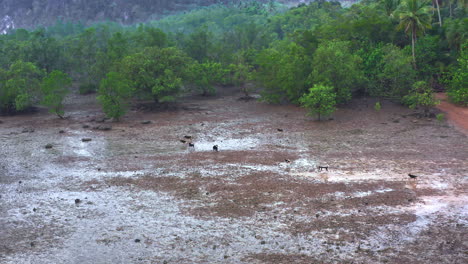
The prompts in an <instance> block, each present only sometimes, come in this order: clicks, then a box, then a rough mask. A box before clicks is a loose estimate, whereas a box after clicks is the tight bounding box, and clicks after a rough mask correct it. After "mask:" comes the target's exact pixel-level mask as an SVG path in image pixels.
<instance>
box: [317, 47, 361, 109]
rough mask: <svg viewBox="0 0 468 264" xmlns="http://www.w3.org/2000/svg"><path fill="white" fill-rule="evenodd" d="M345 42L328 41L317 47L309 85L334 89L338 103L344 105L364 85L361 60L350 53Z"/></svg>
mask: <svg viewBox="0 0 468 264" xmlns="http://www.w3.org/2000/svg"><path fill="white" fill-rule="evenodd" d="M349 46H350V43H349V42H346V41H329V42H325V43H322V44H320V45H319V47H318V48H317V50H316V51H315V53H314V57H313V59H312V66H313V70H312V73H311V74H310V76H309V82H310V83H311V84H320V83H324V84H326V85H328V86H330V87H334V89H335V93H336V100H337V102H338V103H346V102H347V101H348V100H350V99H351V94H352V92H354V91H356V90H358V89H360V88H361V86H362V85H363V84H364V80H365V79H364V72H363V71H362V69H361V66H360V65H361V62H362V59H361V58H360V57H359V56H358V55H355V54H353V53H352V52H351V49H350V47H349Z"/></svg>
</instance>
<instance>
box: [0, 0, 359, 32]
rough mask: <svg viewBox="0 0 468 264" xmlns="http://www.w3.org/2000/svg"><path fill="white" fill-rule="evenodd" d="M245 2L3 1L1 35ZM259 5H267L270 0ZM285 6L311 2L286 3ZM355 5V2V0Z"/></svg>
mask: <svg viewBox="0 0 468 264" xmlns="http://www.w3.org/2000/svg"><path fill="white" fill-rule="evenodd" d="M242 2H245V1H242V0H131V1H124V0H100V1H95V0H3V1H0V32H2V31H3V30H5V29H6V28H9V27H11V26H15V27H16V28H29V29H32V28H34V27H37V26H38V25H42V26H49V25H51V24H53V23H54V22H55V21H56V20H57V19H61V20H65V21H74V22H82V23H84V24H86V25H88V24H90V23H93V22H99V21H104V20H108V21H113V22H119V23H124V24H131V23H136V22H144V21H148V20H149V19H156V18H160V17H162V16H165V15H168V14H173V13H177V12H183V11H187V10H191V9H195V8H199V7H203V6H209V5H213V4H221V5H224V4H228V3H236V4H239V3H242ZM257 2H261V3H267V2H271V1H269V0H260V1H257ZM279 2H282V3H285V4H297V3H305V2H310V0H307V1H305V0H302V1H301V0H282V1H279ZM353 2H354V0H353Z"/></svg>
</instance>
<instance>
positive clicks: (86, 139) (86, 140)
mask: <svg viewBox="0 0 468 264" xmlns="http://www.w3.org/2000/svg"><path fill="white" fill-rule="evenodd" d="M91 140H92V139H91V138H82V139H81V141H83V142H89V141H91Z"/></svg>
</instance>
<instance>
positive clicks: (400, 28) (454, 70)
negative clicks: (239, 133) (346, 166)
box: [0, 0, 468, 119]
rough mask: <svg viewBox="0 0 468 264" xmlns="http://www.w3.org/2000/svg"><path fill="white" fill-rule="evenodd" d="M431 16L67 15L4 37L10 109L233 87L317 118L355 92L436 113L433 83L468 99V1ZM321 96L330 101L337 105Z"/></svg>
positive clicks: (110, 103)
mask: <svg viewBox="0 0 468 264" xmlns="http://www.w3.org/2000/svg"><path fill="white" fill-rule="evenodd" d="M433 11H434V9H433V7H432V5H431V3H430V2H426V1H423V0H401V1H399V0H365V1H362V2H360V3H358V4H355V5H353V6H351V7H349V8H343V7H341V6H340V4H339V3H338V2H326V1H323V0H320V1H315V2H312V3H310V4H308V5H305V4H302V5H299V6H298V7H294V8H291V9H289V10H287V9H286V8H284V6H282V5H281V4H278V3H274V2H270V3H268V4H260V3H258V2H255V1H243V2H242V4H230V5H229V4H228V5H214V6H211V7H205V8H200V9H197V10H193V11H190V12H186V13H184V14H179V15H171V16H167V17H165V18H162V19H160V20H157V21H150V22H148V23H146V24H139V25H135V26H122V25H120V24H116V23H112V22H105V23H98V24H95V25H92V26H90V27H84V26H82V25H74V24H71V23H63V22H60V21H59V22H57V23H56V24H55V25H54V26H51V27H48V28H39V29H36V30H33V31H28V30H25V29H16V30H13V31H11V32H9V33H8V34H5V35H1V36H0V51H1V53H2V54H3V55H2V56H1V57H0V111H1V112H3V113H15V112H20V111H24V110H27V109H28V108H30V107H31V106H34V105H35V104H38V103H40V104H42V105H45V106H46V107H48V108H49V109H50V111H51V112H53V113H55V114H57V115H58V116H60V117H63V115H64V112H63V107H62V100H63V98H64V97H65V95H66V94H67V93H68V89H69V87H70V86H71V82H73V83H76V87H79V91H80V92H81V93H94V92H97V96H98V101H99V102H100V103H101V104H102V106H103V109H104V112H105V113H106V114H107V115H108V116H109V117H113V118H114V119H119V118H120V117H121V116H122V115H124V114H125V111H126V110H125V109H126V108H127V107H128V105H129V104H130V103H131V102H132V101H133V100H145V99H151V100H153V101H154V102H155V103H157V104H162V103H166V102H174V101H177V99H178V97H179V96H180V95H182V94H187V93H196V94H202V95H205V96H209V95H213V94H215V93H216V88H218V89H222V86H226V85H235V86H237V87H239V89H240V90H242V91H243V92H244V93H245V94H246V96H248V95H249V92H250V90H249V89H250V88H249V89H248V87H252V86H251V85H249V84H252V85H255V86H256V87H261V88H262V90H261V95H262V100H264V101H266V102H270V103H284V102H288V103H292V104H298V105H299V104H300V105H303V106H304V107H306V108H308V109H309V110H310V111H311V112H312V113H316V114H319V115H323V114H329V113H330V112H332V110H333V109H335V106H334V105H335V101H336V104H338V105H343V104H346V103H347V102H349V100H350V99H351V98H353V96H356V95H367V96H374V97H379V98H386V99H391V100H394V101H399V102H402V103H404V104H406V105H408V106H410V107H422V108H426V109H427V107H431V106H433V105H434V101H433V100H432V99H431V98H432V91H433V88H438V87H442V86H445V88H446V89H447V91H448V95H449V98H450V99H451V100H452V101H453V102H455V103H458V104H462V105H467V104H468V96H467V95H468V91H467V89H468V88H467V86H466V78H467V72H468V70H467V51H466V49H467V47H468V41H467V40H466V35H467V23H468V19H467V18H466V11H467V8H466V5H465V4H464V3H463V2H454V3H452V2H450V5H449V4H446V3H443V4H442V5H441V6H437V10H436V11H437V12H433ZM311 87H312V89H310V88H311ZM325 87H328V88H327V89H325ZM330 89H332V90H330ZM318 91H320V92H318ZM322 92H323V93H325V94H321V93H322ZM316 97H317V98H322V97H324V98H327V100H329V99H330V103H327V107H325V108H326V109H327V110H323V109H322V108H323V106H321V105H320V106H317V103H314V101H316V100H318V99H317V98H316ZM332 98H333V100H332ZM332 101H333V103H332ZM328 105H330V106H328ZM376 109H377V107H376ZM379 109H380V107H379Z"/></svg>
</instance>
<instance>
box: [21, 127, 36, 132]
mask: <svg viewBox="0 0 468 264" xmlns="http://www.w3.org/2000/svg"><path fill="white" fill-rule="evenodd" d="M33 132H34V128H23V130H22V131H21V133H33Z"/></svg>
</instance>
